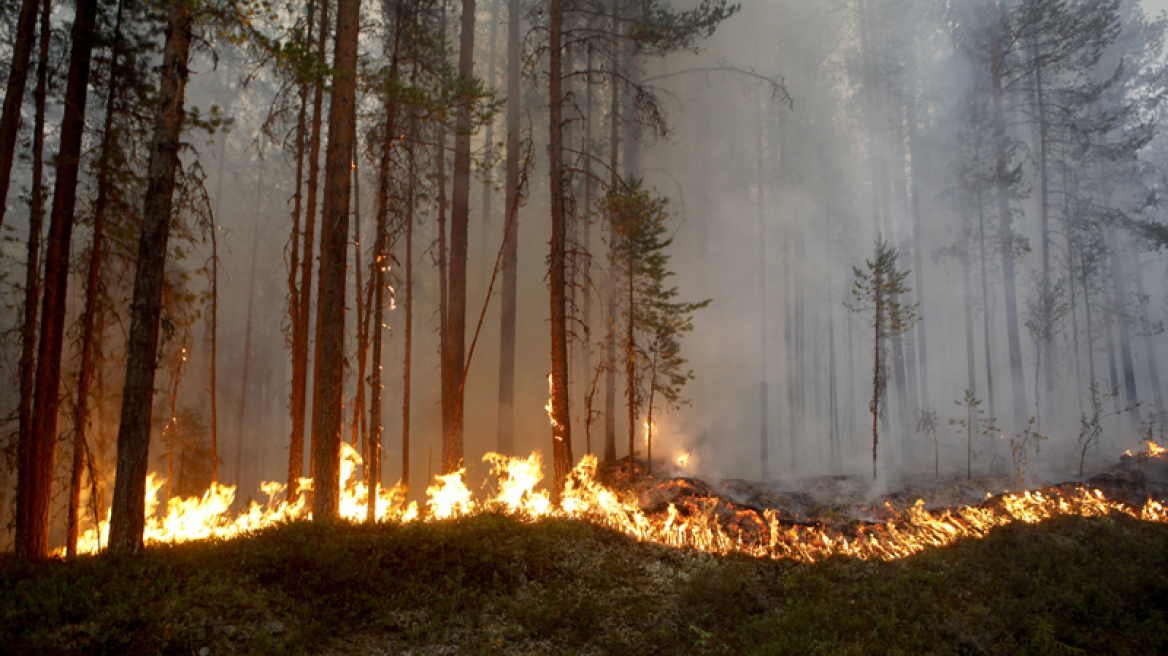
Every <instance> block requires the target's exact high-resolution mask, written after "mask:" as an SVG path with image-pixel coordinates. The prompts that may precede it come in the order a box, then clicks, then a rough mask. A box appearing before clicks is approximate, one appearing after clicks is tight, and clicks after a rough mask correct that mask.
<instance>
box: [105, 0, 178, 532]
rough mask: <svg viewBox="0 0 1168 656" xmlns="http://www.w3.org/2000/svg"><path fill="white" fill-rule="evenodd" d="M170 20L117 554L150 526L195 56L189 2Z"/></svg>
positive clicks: (133, 330) (142, 246)
mask: <svg viewBox="0 0 1168 656" xmlns="http://www.w3.org/2000/svg"><path fill="white" fill-rule="evenodd" d="M168 18H169V21H168V22H169V25H168V27H167V34H166V46H165V49H164V51H163V58H162V65H163V68H162V80H161V84H160V92H159V102H158V114H157V118H156V123H155V130H154V140H153V143H152V144H151V147H150V165H149V178H148V183H147V188H146V198H145V209H144V211H143V217H144V222H143V227H142V237H141V239H140V240H139V242H138V267H137V271H136V273H135V275H134V300H133V303H132V304H131V306H130V307H131V308H132V312H131V322H130V336H129V344H128V351H127V356H126V383H125V387H124V390H123V392H122V417H121V423H120V425H119V426H118V471H117V482H116V484H115V487H114V501H113V508H112V510H111V518H110V550H111V551H112V552H113V553H116V554H136V553H138V552H140V551H141V550H142V532H143V529H144V528H145V523H146V515H145V513H146V510H145V497H146V470H147V465H148V462H147V455H148V451H149V448H150V411H151V407H152V405H153V404H152V403H151V400H152V398H153V396H154V363H155V359H156V355H157V352H158V324H159V317H160V315H161V313H162V288H163V279H164V278H165V276H166V242H167V239H168V237H169V235H170V213H171V205H172V202H173V192H174V182H175V172H176V169H177V167H178V163H179V161H178V151H179V145H180V138H181V133H182V123H183V94H184V91H185V89H186V83H187V59H188V57H189V54H190V36H191V14H190V6H189V5H188V3H186V2H184V1H182V0H175V1H174V2H172V3H171V4H170V7H169V15H168Z"/></svg>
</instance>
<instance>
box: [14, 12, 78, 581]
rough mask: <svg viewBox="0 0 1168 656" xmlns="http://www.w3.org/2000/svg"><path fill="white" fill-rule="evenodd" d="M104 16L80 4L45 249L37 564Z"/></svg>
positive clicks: (28, 530)
mask: <svg viewBox="0 0 1168 656" xmlns="http://www.w3.org/2000/svg"><path fill="white" fill-rule="evenodd" d="M96 14H97V2H96V0H78V1H77V7H76V17H75V19H74V22H73V32H72V48H71V51H70V54H69V80H68V82H67V83H66V88H65V113H64V116H63V117H62V119H61V136H60V149H59V150H58V153H57V160H56V169H57V179H56V182H55V184H54V187H53V206H52V213H51V215H50V217H49V238H48V241H47V242H46V244H45V279H44V289H43V296H42V299H43V304H42V306H41V334H40V342H39V344H38V346H37V370H36V385H35V389H34V392H33V411H32V431H31V438H32V439H31V441H30V445H29V446H30V449H29V451H28V455H29V459H28V462H27V464H28V465H29V466H28V467H27V471H23V470H22V472H21V476H20V479H19V484H20V493H19V495H18V498H17V508H16V510H17V518H16V550H17V553H18V554H20V555H21V556H22V557H24V558H27V559H30V560H39V559H42V558H44V557H46V556H47V555H48V548H49V547H48V532H49V527H48V522H49V502H50V499H51V493H52V484H53V456H54V453H53V448H54V444H55V443H56V439H57V409H58V407H59V405H60V394H59V386H60V382H61V350H62V347H63V344H64V338H65V301H66V298H67V291H68V290H67V287H68V282H69V252H70V245H71V240H72V235H73V218H74V217H73V209H74V206H75V204H76V200H77V177H78V173H79V169H80V164H81V146H82V140H83V137H84V132H85V103H86V96H87V94H88V90H89V67H90V66H89V64H90V58H91V54H92V52H93V42H94V32H95V20H96ZM25 74H27V71H26V72H25ZM22 86H23V85H22Z"/></svg>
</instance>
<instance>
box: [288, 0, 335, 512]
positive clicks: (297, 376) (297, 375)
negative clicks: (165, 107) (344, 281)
mask: <svg viewBox="0 0 1168 656" xmlns="http://www.w3.org/2000/svg"><path fill="white" fill-rule="evenodd" d="M309 1H310V2H312V1H313V0H309ZM318 1H319V2H320V38H319V40H318V41H317V42H316V58H317V59H318V60H319V61H320V63H321V64H322V65H323V64H324V62H325V51H326V50H327V48H326V45H327V44H328V10H329V0H318ZM323 105H324V83H323V82H322V81H321V80H314V87H313V98H312V134H311V136H310V138H309V142H308V208H307V209H308V211H307V216H306V218H305V219H304V251H303V253H302V257H303V258H304V259H303V261H302V264H301V274H300V323H301V325H302V327H303V329H304V333H303V334H304V344H302V345H300V347H299V348H297V347H296V346H293V360H292V390H293V394H296V390H297V389H299V390H300V399H299V401H300V403H301V405H302V406H303V408H304V412H305V413H307V411H308V337H309V332H310V330H309V327H308V326H309V316H310V311H311V308H312V264H313V261H314V259H315V257H316V253H315V251H314V244H313V241H314V238H315V236H316V196H317V191H318V190H319V189H320V184H319V181H320V141H321V137H320V131H321V130H320V125H321V121H322V116H323V113H324V110H323ZM322 222H323V219H322ZM323 242H324V238H323V237H322V238H321V244H322V250H323ZM317 303H318V305H319V300H318V302H317ZM317 314H318V315H319V314H320V309H319V307H318V308H317ZM318 323H319V319H318ZM314 352H315V353H316V354H317V357H316V358H314V361H313V362H314V365H315V363H316V362H318V361H319V353H320V343H319V341H318V342H316V345H315V348H314ZM317 387H318V381H317V371H316V369H315V366H314V369H313V389H314V390H315V389H316V388H317ZM314 421H315V420H314ZM305 422H306V418H305V416H304V415H301V416H299V417H297V418H296V419H295V420H294V421H293V422H292V445H291V448H290V449H289V456H288V458H289V463H288V469H289V473H291V470H292V469H294V468H295V469H296V470H297V471H298V472H299V471H302V469H301V468H302V467H303V464H302V460H303V454H302V453H301V451H302V450H303V448H304V435H305V432H306V429H305ZM297 424H299V433H298V432H297ZM298 438H299V439H298ZM309 439H310V440H311V439H312V438H311V436H310V438H309ZM296 454H301V459H300V460H297V459H296V458H295V456H296ZM308 463H309V464H308V475H309V476H310V477H315V476H316V447H315V444H311V442H310V447H309V456H308ZM289 478H291V476H289ZM296 478H297V479H299V474H298V475H297V477H296ZM293 485H295V486H296V489H297V491H299V489H300V488H299V485H300V484H299V481H298V480H297V481H296V482H295V483H293V481H291V480H289V482H288V488H289V490H291V489H292V487H293ZM296 496H299V493H297V494H296V495H290V496H289V498H290V499H292V498H295V497H296Z"/></svg>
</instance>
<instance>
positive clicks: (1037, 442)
mask: <svg viewBox="0 0 1168 656" xmlns="http://www.w3.org/2000/svg"><path fill="white" fill-rule="evenodd" d="M1036 426H1037V420H1036V419H1035V418H1034V417H1031V418H1030V422H1029V423H1028V424H1027V425H1026V428H1025V430H1023V431H1022V432H1020V433H1017V434H1015V435H1014V437H1011V438H1010V457H1011V458H1012V460H1013V470H1012V473H1013V477H1014V494H1017V493H1018V492H1020V491H1021V489H1022V488H1023V487H1025V485H1026V464H1027V457H1028V455H1029V452H1030V449H1034V452H1035V453H1038V452H1039V451H1041V450H1042V442H1043V441H1045V440H1046V439H1047V436H1046V435H1042V434H1040V433H1039V432H1038V430H1037V428H1036Z"/></svg>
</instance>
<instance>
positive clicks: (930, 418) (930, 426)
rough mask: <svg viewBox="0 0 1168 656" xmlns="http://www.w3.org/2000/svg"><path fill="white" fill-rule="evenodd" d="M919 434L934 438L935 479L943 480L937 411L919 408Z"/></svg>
mask: <svg viewBox="0 0 1168 656" xmlns="http://www.w3.org/2000/svg"><path fill="white" fill-rule="evenodd" d="M917 433H918V434H923V435H929V436H931V437H932V438H933V477H934V478H941V448H940V445H939V444H938V443H937V411H936V410H925V409H924V408H917Z"/></svg>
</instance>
